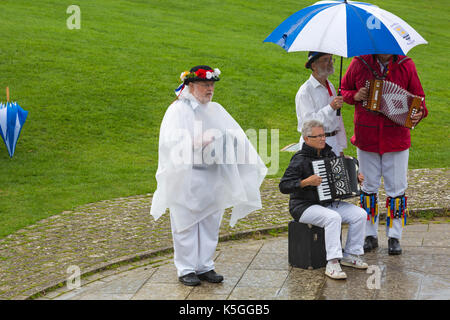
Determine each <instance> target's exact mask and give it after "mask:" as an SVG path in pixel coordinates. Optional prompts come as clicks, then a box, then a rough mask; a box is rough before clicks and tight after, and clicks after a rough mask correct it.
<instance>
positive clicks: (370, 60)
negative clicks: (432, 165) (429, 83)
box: [341, 54, 428, 255]
mask: <svg viewBox="0 0 450 320" xmlns="http://www.w3.org/2000/svg"><path fill="white" fill-rule="evenodd" d="M373 78H377V79H386V80H388V81H391V82H394V83H396V84H397V85H399V86H401V87H402V88H404V89H405V90H407V91H409V92H410V93H412V94H414V95H417V96H421V97H425V94H424V91H423V89H422V85H421V84H420V80H419V77H418V75H417V71H416V67H415V65H414V62H413V61H412V60H411V58H409V57H407V56H403V55H392V54H374V55H363V56H359V57H355V58H354V59H353V60H352V62H351V64H350V66H349V68H348V70H347V72H346V74H345V75H344V78H343V79H342V91H341V92H342V95H343V97H344V101H345V102H346V103H348V104H351V105H355V119H354V123H355V133H354V136H353V137H352V139H351V142H352V144H354V145H355V146H356V147H357V153H358V160H359V164H360V171H361V172H362V174H363V175H364V177H365V180H364V183H363V186H362V190H363V192H364V194H363V196H362V198H361V200H362V201H361V202H362V206H363V207H364V208H365V209H369V210H368V211H370V212H374V214H376V213H377V211H378V201H377V194H378V189H379V187H380V184H381V176H383V178H384V187H385V191H386V195H387V197H388V198H387V201H386V204H387V205H386V207H387V208H389V209H390V210H391V211H392V212H398V214H397V215H396V216H395V218H392V217H391V216H390V214H388V215H387V219H388V221H387V223H386V234H387V236H388V238H389V240H388V248H389V250H388V252H389V254H390V255H398V254H401V253H402V249H401V247H400V239H401V235H402V227H403V225H404V218H405V216H404V215H405V214H406V213H407V209H406V207H407V202H406V196H405V191H406V188H407V171H408V158H409V148H410V146H411V134H410V129H409V128H406V127H403V126H399V125H397V124H395V123H394V122H392V121H391V120H389V119H388V118H387V117H385V116H384V115H382V114H381V113H375V112H372V111H369V110H367V109H365V108H363V107H362V102H363V101H364V100H367V98H368V90H367V89H366V88H365V83H366V80H370V79H373ZM427 114H428V111H427V108H426V106H425V100H423V102H422V106H421V109H420V111H419V112H418V113H417V114H416V115H415V116H413V117H412V122H413V125H414V126H416V125H417V123H418V122H419V121H420V120H421V119H423V118H424V117H426V116H427ZM366 200H367V201H366ZM367 207H369V208H367ZM367 220H368V221H367V222H366V239H365V244H364V250H365V251H369V250H372V249H375V248H376V247H378V240H377V238H378V235H377V234H378V232H377V231H378V222H379V219H369V217H368V219H367Z"/></svg>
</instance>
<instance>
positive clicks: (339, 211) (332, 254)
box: [299, 201, 367, 261]
mask: <svg viewBox="0 0 450 320" xmlns="http://www.w3.org/2000/svg"><path fill="white" fill-rule="evenodd" d="M366 217H367V213H366V212H365V211H364V210H363V209H362V208H360V207H358V206H355V205H353V204H351V203H347V202H342V201H340V202H338V201H334V202H333V203H331V205H329V206H327V207H323V206H320V205H313V206H310V207H309V208H308V209H306V210H305V211H304V212H303V214H302V215H301V216H300V219H299V222H301V223H310V224H312V225H315V226H319V227H322V228H324V229H325V249H326V251H327V260H328V261H329V260H332V259H340V258H342V247H341V224H342V222H344V223H348V224H349V227H348V234H347V241H346V244H345V249H344V254H345V255H348V254H354V255H362V254H364V249H363V246H364V235H365V234H364V224H365V221H366Z"/></svg>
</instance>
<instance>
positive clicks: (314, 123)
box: [302, 120, 323, 137]
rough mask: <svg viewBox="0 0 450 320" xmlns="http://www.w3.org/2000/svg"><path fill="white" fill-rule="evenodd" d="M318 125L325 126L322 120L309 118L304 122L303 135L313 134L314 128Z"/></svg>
mask: <svg viewBox="0 0 450 320" xmlns="http://www.w3.org/2000/svg"><path fill="white" fill-rule="evenodd" d="M316 127H320V128H323V123H322V122H320V121H319V120H309V121H306V122H304V123H303V126H302V135H303V136H304V137H307V136H309V135H311V133H312V128H316Z"/></svg>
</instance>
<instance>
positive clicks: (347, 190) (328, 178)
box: [311, 156, 361, 202]
mask: <svg viewBox="0 0 450 320" xmlns="http://www.w3.org/2000/svg"><path fill="white" fill-rule="evenodd" d="M311 165H312V168H313V171H314V174H316V175H318V176H319V177H321V178H322V183H321V184H320V185H319V186H318V187H317V195H318V199H319V201H321V202H322V201H330V200H336V199H346V198H350V197H355V196H358V195H359V194H360V193H361V188H360V186H359V183H358V173H359V170H358V169H359V168H358V161H357V160H356V159H354V158H352V157H349V156H341V157H336V158H325V159H321V160H315V161H312V162H311Z"/></svg>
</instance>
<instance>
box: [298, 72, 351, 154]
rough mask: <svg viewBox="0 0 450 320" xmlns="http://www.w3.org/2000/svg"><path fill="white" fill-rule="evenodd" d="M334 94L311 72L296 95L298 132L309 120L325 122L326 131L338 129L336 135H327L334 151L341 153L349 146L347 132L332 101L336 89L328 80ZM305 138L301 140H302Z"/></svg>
mask: <svg viewBox="0 0 450 320" xmlns="http://www.w3.org/2000/svg"><path fill="white" fill-rule="evenodd" d="M327 82H328V85H329V86H330V89H331V92H332V95H331V96H330V94H329V93H328V89H327V88H326V87H324V86H323V85H322V84H321V83H320V82H319V81H318V80H317V79H316V78H314V76H313V75H312V74H311V76H310V77H309V79H308V80H307V81H306V82H305V83H304V84H303V85H302V86H301V87H300V89H299V90H298V92H297V95H296V96H295V106H296V111H297V119H298V127H297V130H298V132H302V125H303V123H304V122H305V121H308V120H318V121H320V122H322V123H323V125H324V129H325V132H326V133H330V132H333V131H335V130H338V133H337V135H336V136H334V137H327V143H328V144H329V145H330V146H332V147H333V151H334V152H335V153H336V154H337V155H339V153H340V152H341V151H342V150H343V149H345V148H347V135H346V134H345V127H344V122H343V121H342V116H339V117H338V116H336V110H334V109H333V108H332V107H331V105H330V103H331V101H333V99H334V98H335V97H336V90H335V89H334V86H333V84H332V83H331V82H330V81H328V80H327ZM302 140H303V139H301V140H300V141H301V142H302ZM300 147H301V145H300Z"/></svg>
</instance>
